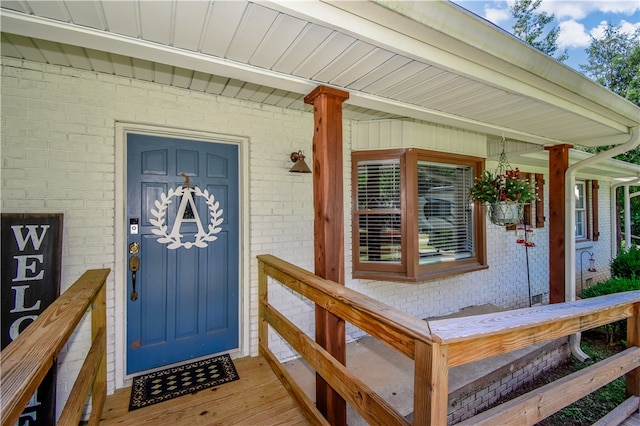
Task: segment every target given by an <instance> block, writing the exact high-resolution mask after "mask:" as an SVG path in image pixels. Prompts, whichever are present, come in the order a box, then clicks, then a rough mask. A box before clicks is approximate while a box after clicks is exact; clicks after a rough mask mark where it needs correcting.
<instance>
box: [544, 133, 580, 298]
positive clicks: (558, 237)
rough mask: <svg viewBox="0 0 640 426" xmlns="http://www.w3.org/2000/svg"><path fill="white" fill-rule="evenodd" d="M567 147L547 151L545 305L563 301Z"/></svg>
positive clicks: (553, 147) (568, 146)
mask: <svg viewBox="0 0 640 426" xmlns="http://www.w3.org/2000/svg"><path fill="white" fill-rule="evenodd" d="M569 148H571V145H555V146H551V147H547V148H545V149H546V150H547V151H549V303H562V302H564V269H565V268H564V256H565V241H564V227H565V214H573V212H565V211H564V197H565V191H564V181H565V179H564V177H565V172H566V171H567V168H568V167H569Z"/></svg>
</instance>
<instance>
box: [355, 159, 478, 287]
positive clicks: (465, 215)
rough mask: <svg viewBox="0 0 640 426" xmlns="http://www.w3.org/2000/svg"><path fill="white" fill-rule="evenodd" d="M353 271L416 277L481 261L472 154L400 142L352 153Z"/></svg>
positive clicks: (387, 276) (392, 277) (463, 268)
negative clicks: (402, 145)
mask: <svg viewBox="0 0 640 426" xmlns="http://www.w3.org/2000/svg"><path fill="white" fill-rule="evenodd" d="M352 162H353V165H352V179H353V259H354V261H353V265H354V267H353V275H354V277H356V278H373V279H381V280H392V281H394V280H395V281H423V280H427V279H433V278H437V277H443V276H448V275H453V274H458V273H464V272H470V271H473V270H478V269H483V268H486V255H485V233H484V216H483V215H482V213H481V210H480V206H478V205H474V204H473V203H471V202H470V200H469V192H468V190H469V188H470V187H471V186H472V184H473V179H474V177H475V176H477V175H479V173H480V172H481V171H482V170H483V169H484V160H482V159H480V158H477V157H469V156H463V155H454V154H445V153H441V152H434V151H427V150H420V149H400V150H384V151H364V152H354V153H353V154H352Z"/></svg>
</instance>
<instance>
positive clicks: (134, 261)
mask: <svg viewBox="0 0 640 426" xmlns="http://www.w3.org/2000/svg"><path fill="white" fill-rule="evenodd" d="M138 269H140V258H139V257H138V256H137V255H135V254H134V255H133V256H131V257H130V258H129V270H130V271H131V284H132V285H133V290H132V291H131V294H130V295H129V297H130V298H131V300H132V301H133V302H135V301H136V300H138V292H137V291H136V272H138Z"/></svg>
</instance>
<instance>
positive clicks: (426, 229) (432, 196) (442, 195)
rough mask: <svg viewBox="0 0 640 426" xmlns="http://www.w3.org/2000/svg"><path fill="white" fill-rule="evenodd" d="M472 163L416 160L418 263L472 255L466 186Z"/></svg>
mask: <svg viewBox="0 0 640 426" xmlns="http://www.w3.org/2000/svg"><path fill="white" fill-rule="evenodd" d="M473 176H474V174H473V167H471V166H462V165H456V164H444V163H433V162H429V161H418V203H417V205H418V234H419V235H418V241H419V253H420V264H421V265H425V264H432V263H440V262H447V261H454V260H460V259H466V258H470V257H473V256H475V249H474V247H475V242H474V238H473V235H474V233H473V217H474V215H473V211H472V208H471V204H470V202H469V188H470V187H471V186H472V185H473Z"/></svg>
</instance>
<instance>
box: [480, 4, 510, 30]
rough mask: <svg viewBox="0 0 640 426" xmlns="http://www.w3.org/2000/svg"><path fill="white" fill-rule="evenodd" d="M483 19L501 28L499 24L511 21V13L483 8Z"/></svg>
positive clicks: (504, 10)
mask: <svg viewBox="0 0 640 426" xmlns="http://www.w3.org/2000/svg"><path fill="white" fill-rule="evenodd" d="M484 18H485V19H486V20H487V21H490V22H493V23H494V24H496V25H498V26H501V25H500V23H502V22H506V21H508V20H509V19H511V13H510V12H509V10H508V9H496V8H493V7H489V6H485V8H484Z"/></svg>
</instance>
